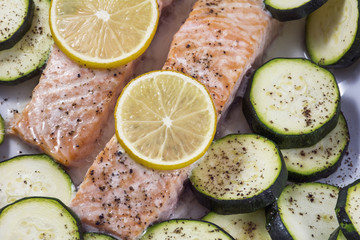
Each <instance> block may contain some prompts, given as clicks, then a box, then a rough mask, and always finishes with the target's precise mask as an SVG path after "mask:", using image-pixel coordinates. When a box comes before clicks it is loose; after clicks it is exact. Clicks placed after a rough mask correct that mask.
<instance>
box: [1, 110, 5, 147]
mask: <svg viewBox="0 0 360 240" xmlns="http://www.w3.org/2000/svg"><path fill="white" fill-rule="evenodd" d="M4 138H5V122H4V119H3V118H2V116H1V115H0V144H2V143H3V141H4Z"/></svg>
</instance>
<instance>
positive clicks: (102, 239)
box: [84, 232, 116, 240]
mask: <svg viewBox="0 0 360 240" xmlns="http://www.w3.org/2000/svg"><path fill="white" fill-rule="evenodd" d="M84 240H116V238H114V237H112V236H109V235H107V234H104V233H96V232H87V233H84Z"/></svg>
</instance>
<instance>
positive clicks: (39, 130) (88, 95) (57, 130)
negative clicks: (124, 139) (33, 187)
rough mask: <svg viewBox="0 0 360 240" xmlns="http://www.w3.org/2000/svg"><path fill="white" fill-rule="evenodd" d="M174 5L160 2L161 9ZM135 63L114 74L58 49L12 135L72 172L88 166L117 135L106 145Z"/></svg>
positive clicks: (15, 118)
mask: <svg viewBox="0 0 360 240" xmlns="http://www.w3.org/2000/svg"><path fill="white" fill-rule="evenodd" d="M172 1H173V0H158V4H159V9H160V10H162V9H163V8H164V7H167V6H169V5H170V4H171V2H172ZM135 62H136V60H135V61H133V62H130V63H129V64H127V65H125V66H122V67H119V68H116V69H111V70H104V69H88V68H86V67H83V66H80V65H79V64H77V63H76V62H74V61H72V60H70V59H69V58H68V57H67V56H66V55H65V54H64V53H62V52H61V51H60V50H59V49H58V48H57V47H56V46H55V45H54V47H53V49H52V52H51V55H50V57H49V60H48V62H47V66H46V68H45V70H44V71H43V74H42V76H41V78H40V80H39V84H38V85H37V86H36V87H35V89H34V91H33V95H32V99H31V101H30V103H29V104H28V105H27V106H26V107H25V109H24V110H23V111H22V113H21V114H17V115H15V117H14V120H13V123H12V126H11V127H10V129H9V133H12V134H15V135H18V136H20V137H21V138H22V139H23V140H24V141H26V142H28V143H30V144H32V145H35V146H37V147H39V148H40V149H41V150H42V151H44V152H45V153H47V154H49V155H51V156H52V157H53V158H54V159H55V160H57V161H58V162H60V163H61V164H63V165H65V166H67V167H69V166H76V167H77V166H81V165H84V163H85V160H88V158H89V156H92V155H94V156H93V158H92V159H94V157H95V156H96V154H98V153H99V152H100V151H101V150H102V149H103V148H104V145H105V144H106V142H107V141H108V140H109V139H110V138H111V136H112V134H113V132H112V134H111V135H110V136H109V137H108V138H107V139H106V141H104V140H103V139H101V138H102V137H103V136H102V135H103V132H102V131H103V130H104V127H105V125H106V124H107V122H108V120H109V116H110V115H111V113H112V112H113V109H114V107H115V104H116V100H117V98H118V97H119V95H120V93H121V90H122V89H123V87H124V86H125V84H126V83H127V82H128V81H129V80H130V78H131V77H133V74H134V69H135V65H136V64H135ZM100 139H101V141H100ZM102 142H103V145H101V143H102Z"/></svg>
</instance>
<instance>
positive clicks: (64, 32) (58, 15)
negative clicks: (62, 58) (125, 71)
mask: <svg viewBox="0 0 360 240" xmlns="http://www.w3.org/2000/svg"><path fill="white" fill-rule="evenodd" d="M158 20H159V10H158V5H157V1H156V0H112V1H104V0H52V1H51V8H50V29H51V33H52V36H53V38H54V41H55V43H56V44H57V45H58V47H59V48H60V49H61V50H62V51H63V52H64V53H65V54H66V55H68V56H69V57H70V58H71V59H73V60H75V61H77V62H79V63H81V64H83V65H85V66H88V67H93V68H112V67H117V66H121V65H124V64H126V63H128V62H130V61H131V60H134V59H135V58H137V57H139V56H140V55H141V54H142V53H143V52H144V51H145V50H146V49H147V47H148V46H149V45H150V42H151V40H152V38H153V36H154V34H155V31H156V28H157V24H158Z"/></svg>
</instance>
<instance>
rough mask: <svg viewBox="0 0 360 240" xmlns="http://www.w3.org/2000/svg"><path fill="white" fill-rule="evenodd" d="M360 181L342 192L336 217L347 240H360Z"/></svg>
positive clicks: (344, 188) (337, 204)
mask: <svg viewBox="0 0 360 240" xmlns="http://www.w3.org/2000/svg"><path fill="white" fill-rule="evenodd" d="M359 205H360V179H358V180H356V181H354V182H353V183H351V184H349V185H347V186H345V187H343V188H342V189H341V190H340V193H339V198H338V201H337V203H336V216H337V219H338V221H339V225H340V228H341V231H342V232H343V234H344V236H345V237H346V238H347V239H354V240H357V239H360V214H359Z"/></svg>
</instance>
